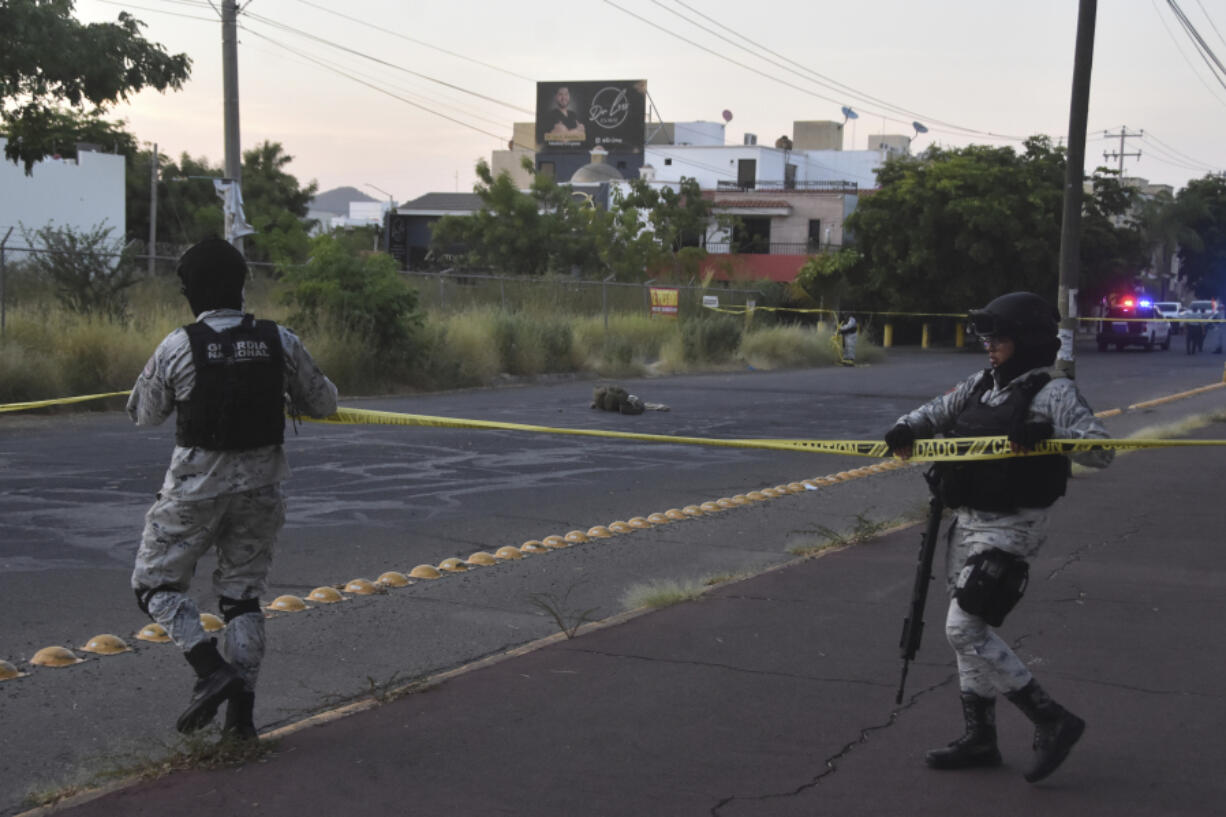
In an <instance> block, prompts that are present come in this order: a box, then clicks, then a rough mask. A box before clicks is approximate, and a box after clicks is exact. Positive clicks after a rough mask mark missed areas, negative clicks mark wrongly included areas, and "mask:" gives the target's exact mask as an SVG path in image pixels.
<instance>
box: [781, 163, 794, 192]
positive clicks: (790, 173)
mask: <svg viewBox="0 0 1226 817" xmlns="http://www.w3.org/2000/svg"><path fill="white" fill-rule="evenodd" d="M783 189H784V190H795V189H796V165H784V168H783Z"/></svg>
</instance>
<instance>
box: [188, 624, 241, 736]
mask: <svg viewBox="0 0 1226 817" xmlns="http://www.w3.org/2000/svg"><path fill="white" fill-rule="evenodd" d="M184 656H185V657H186V658H187V663H189V664H191V665H192V669H194V670H195V671H196V678H197V679H198V680H197V681H196V686H195V688H194V689H193V690H192V700H191V703H189V704H188V705H187V709H184V710H183V714H182V715H180V716H179V720H178V721H177V722H176V723H175V728H177V729H178V730H179V731H180V732H182V733H184V734H187V733H188V732H195V731H196V730H197V729H202V728H204V727H205V726H208V725H209V723H211V722H212V720H213V716H214V715H216V714H217V708H218V707H219V706H221V703H222V701H225V700H228V699H229V698H232V697H234V696H235V695H236V694H238V693H240V692H242V691H243V679H242V677H241V676H240V675H239V674H238V671H237V670H236V669H234V667H232V666H230V664H228V663H226V660H225V659H224V658H222V657H221V653H219V652H218V651H217V642H216V641H215V640H213V639H210V640H208V641H204V642H201V643H200V644H197V645H196V646H194V647H192V648H191V649H190V650H188V651H187V652H186V653H184Z"/></svg>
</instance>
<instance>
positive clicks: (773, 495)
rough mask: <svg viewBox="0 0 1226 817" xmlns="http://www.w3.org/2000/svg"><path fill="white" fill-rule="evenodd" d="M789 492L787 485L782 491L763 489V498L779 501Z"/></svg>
mask: <svg viewBox="0 0 1226 817" xmlns="http://www.w3.org/2000/svg"><path fill="white" fill-rule="evenodd" d="M787 492H788V488H787V486H786V485H785V486H783V488H782V489H780V488H763V489H762V496H764V497H766V498H767V499H777V498H778V497H780V496H783V495H784V494H786V493H787Z"/></svg>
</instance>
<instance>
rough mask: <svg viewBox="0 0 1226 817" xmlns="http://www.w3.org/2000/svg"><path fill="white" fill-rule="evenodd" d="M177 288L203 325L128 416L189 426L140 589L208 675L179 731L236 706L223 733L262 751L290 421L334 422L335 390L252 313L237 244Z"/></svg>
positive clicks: (288, 337)
mask: <svg viewBox="0 0 1226 817" xmlns="http://www.w3.org/2000/svg"><path fill="white" fill-rule="evenodd" d="M178 275H179V280H180V281H181V282H182V292H183V294H184V295H185V296H187V301H188V303H189V304H190V305H191V309H192V314H193V315H194V316H195V318H196V320H195V322H194V323H190V324H188V325H187V326H184V327H181V328H179V329H176V330H174V331H173V332H171V333H170V334H169V335H167V336H166V338H165V339H164V340H163V341H162V342H161V344H159V345H158V348H157V351H155V352H154V353H153V357H151V358H150V359H149V362H148V363H147V364H146V365H145V369H144V371H143V372H141V375H140V377H139V378H138V379H137V381H136V385H135V386H134V387H133V389H132V395H131V397H129V398H128V414H129V415H130V416H131V417H132V419H133V421H134V422H135V423H136V424H137V425H140V426H148V425H158V424H160V423H161V422H162V421H163V420H165V419H166V418H167V417H169V416H170V415H171V413H172V412H177V413H178V421H177V422H178V427H177V430H176V433H175V449H174V453H173V454H172V455H171V458H170V468H169V469H168V470H167V471H166V478H165V479H164V480H163V482H162V489H161V490H160V491H159V492H158V495H157V501H156V502H154V503H153V506H152V507H151V508H150V509H149V512H148V513H147V514H146V515H145V530H144V535H143V536H142V537H141V543H140V549H139V550H138V552H137V554H136V567H135V569H134V570H133V573H132V589H133V590H135V591H136V601H137V604H139V605H140V608H141V610H143V611H144V612H145V613H147V614H148V615H149V617H150V618H152V619H153V620H154V621H156V622H157V623H158V624H160V625H162V627H164V628H165V629H166V633H167V634H168V635H169V636H170V638H171V640H173V641H174V643H175V645H176V646H178V647H179V649H181V650H183V653H184V656H185V657H186V658H187V662H188V663H189V664H190V665H191V667H192V669H193V670H195V672H196V677H197V679H198V680H197V681H196V686H195V689H194V690H193V692H192V698H191V702H190V703H189V704H188V707H187V709H185V710H184V711H183V714H182V715H180V716H179V719H178V722H177V723H176V727H177V728H178V730H179V731H180V732H184V733H188V732H194V731H196V730H198V729H201V728H203V727H205V726H207V725H208V724H209V723H210V722H211V721H212V720H213V717H214V716H215V715H216V713H217V710H218V708H219V707H220V706H221V705H222V704H223V703H227V708H226V718H225V726H224V729H223V733H224V734H230V735H233V736H235V737H237V738H239V739H243V740H253V739H255V738H256V737H257V734H256V729H255V721H254V714H253V713H254V708H255V683H256V677H257V675H258V674H259V670H260V663H261V661H262V660H263V657H264V613H263V611H262V610H261V609H260V594H261V593H262V592H264V590H265V588H266V586H267V577H268V568H269V566H270V565H271V563H272V555H273V543H274V542H275V540H276V538H277V533H278V532H279V531H280V529H281V525H282V523H283V522H284V521H285V503H284V501H283V500H282V497H281V481H282V480H284V479H285V478H286V477H288V476H289V466H288V464H287V463H286V460H285V453H284V451H283V450H282V447H281V443H282V440H283V437H284V427H285V410H286V408H287V407H288V408H289V409H290V410H291V411H292V412H294V413H295V414H298V413H301V414H307V415H310V416H312V417H326V416H328V415H329V414H332V413H333V412H335V411H336V386H334V385H332V381H330V380H329V379H328V378H327V377H325V376H324V374H323V372H321V371H320V370H319V367H317V366H316V365H315V361H314V360H312V359H311V356H310V355H309V354H307V351H306V349H305V348H303V345H302V341H300V340H299V339H298V336H297V335H295V334H294V333H293V332H291V331H290V330H288V329H286V328H285V327H283V326H278V325H277V324H276V323H274V322H272V321H268V320H256V319H255V317H254V316H252V315H251V314H244V313H243V283H244V281H245V280H246V277H247V263H246V261H244V260H243V256H242V254H240V253H239V251H238V250H236V249H235V248H234V247H232V246H231V245H230V244H228V243H227V242H225V241H222V240H221V239H219V238H212V239H208V240H205V241H202V242H200V243H199V244H196V245H195V246H194V247H192V248H190V249H189V250H188V251H187V252H185V253H184V254H183V257H182V258H180V259H179V265H178ZM287 396H288V400H287V399H286V398H287ZM210 550H216V552H217V569H216V570H215V571H214V572H213V587H214V589H215V590H216V591H217V594H218V596H220V599H219V601H218V606H219V608H220V610H221V614H222V617H223V618H224V619H225V622H226V625H225V629H224V630H223V631H222V650H220V651H219V650H218V648H217V640H216V639H214V638H210V637H208V636H207V635H206V634H205V632H204V629H203V627H202V626H201V623H200V611H199V610H198V609H197V607H196V602H195V601H193V600H192V598H191V596H189V595H188V590H189V588H190V585H191V580H192V575H193V574H194V573H195V572H196V562H197V561H198V560H199V559H200V558H201V557H202V556H203V555H204V554H205V553H207V552H209V551H210Z"/></svg>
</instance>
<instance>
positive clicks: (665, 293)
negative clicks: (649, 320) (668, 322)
mask: <svg viewBox="0 0 1226 817" xmlns="http://www.w3.org/2000/svg"><path fill="white" fill-rule="evenodd" d="M680 302H681V291H680V290H679V289H678V288H677V287H651V317H653V318H673V319H676V317H677V305H678V304H679V303H680Z"/></svg>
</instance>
